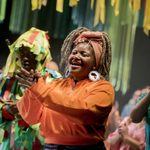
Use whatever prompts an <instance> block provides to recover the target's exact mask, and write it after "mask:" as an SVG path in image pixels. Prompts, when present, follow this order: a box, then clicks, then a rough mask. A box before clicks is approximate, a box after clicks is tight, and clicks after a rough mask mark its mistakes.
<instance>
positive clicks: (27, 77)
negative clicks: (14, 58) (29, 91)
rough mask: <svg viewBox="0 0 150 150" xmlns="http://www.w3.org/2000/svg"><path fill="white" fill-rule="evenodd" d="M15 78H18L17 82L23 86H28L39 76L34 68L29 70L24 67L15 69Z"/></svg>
mask: <svg viewBox="0 0 150 150" xmlns="http://www.w3.org/2000/svg"><path fill="white" fill-rule="evenodd" d="M15 77H16V79H17V80H18V82H19V83H18V84H19V85H20V86H22V87H24V88H29V87H30V86H32V85H33V84H34V83H35V82H36V81H37V80H38V78H39V77H40V75H39V74H38V73H36V72H35V71H34V70H31V71H30V72H29V71H27V70H25V69H24V68H21V69H20V70H18V71H17V74H16V76H15Z"/></svg>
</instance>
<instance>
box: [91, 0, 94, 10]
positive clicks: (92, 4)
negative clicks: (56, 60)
mask: <svg viewBox="0 0 150 150" xmlns="http://www.w3.org/2000/svg"><path fill="white" fill-rule="evenodd" d="M93 7H94V0H91V9H93Z"/></svg>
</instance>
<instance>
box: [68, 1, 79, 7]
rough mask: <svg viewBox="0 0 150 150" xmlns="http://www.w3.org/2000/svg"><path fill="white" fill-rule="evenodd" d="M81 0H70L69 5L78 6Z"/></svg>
mask: <svg viewBox="0 0 150 150" xmlns="http://www.w3.org/2000/svg"><path fill="white" fill-rule="evenodd" d="M78 1H79V0H69V6H71V7H73V6H76V5H77V4H78Z"/></svg>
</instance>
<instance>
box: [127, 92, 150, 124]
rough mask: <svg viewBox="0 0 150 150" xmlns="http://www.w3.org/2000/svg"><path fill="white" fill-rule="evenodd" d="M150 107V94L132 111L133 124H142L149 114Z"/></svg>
mask: <svg viewBox="0 0 150 150" xmlns="http://www.w3.org/2000/svg"><path fill="white" fill-rule="evenodd" d="M149 105H150V92H149V93H148V94H147V96H145V97H144V98H143V99H142V100H141V101H140V102H139V103H137V104H136V105H135V107H134V108H133V110H132V111H131V114H130V117H131V119H132V121H133V122H135V123H138V122H140V121H141V120H142V119H143V117H145V115H146V113H147V109H148V107H149Z"/></svg>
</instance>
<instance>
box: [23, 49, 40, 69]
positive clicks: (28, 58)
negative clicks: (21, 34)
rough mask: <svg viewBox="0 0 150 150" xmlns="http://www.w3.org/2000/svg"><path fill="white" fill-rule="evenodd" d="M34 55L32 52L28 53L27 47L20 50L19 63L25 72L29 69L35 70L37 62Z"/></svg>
mask: <svg viewBox="0 0 150 150" xmlns="http://www.w3.org/2000/svg"><path fill="white" fill-rule="evenodd" d="M35 57H36V55H34V54H33V53H32V52H30V49H29V48H28V47H24V46H22V47H21V48H20V61H21V65H22V67H23V68H24V69H26V70H27V71H30V70H31V69H33V70H35V69H36V64H37V61H36V60H35Z"/></svg>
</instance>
